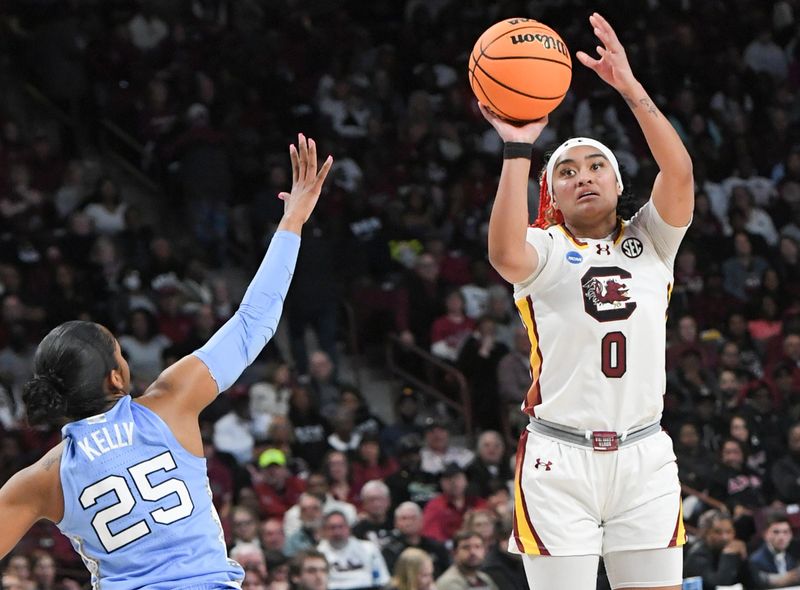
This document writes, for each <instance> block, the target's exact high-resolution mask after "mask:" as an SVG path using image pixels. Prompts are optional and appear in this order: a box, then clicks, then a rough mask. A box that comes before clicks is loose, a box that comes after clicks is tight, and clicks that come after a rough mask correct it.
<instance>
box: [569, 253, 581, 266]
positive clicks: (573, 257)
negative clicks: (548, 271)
mask: <svg viewBox="0 0 800 590" xmlns="http://www.w3.org/2000/svg"><path fill="white" fill-rule="evenodd" d="M567 262H569V263H571V264H580V263H581V262H583V256H581V253H580V252H576V251H575V250H570V251H569V252H567Z"/></svg>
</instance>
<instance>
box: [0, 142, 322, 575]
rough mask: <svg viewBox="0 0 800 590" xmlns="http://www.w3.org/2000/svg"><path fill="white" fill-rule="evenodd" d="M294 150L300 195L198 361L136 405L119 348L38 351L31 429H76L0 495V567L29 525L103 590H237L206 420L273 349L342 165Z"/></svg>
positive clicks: (180, 367) (82, 331) (54, 341)
mask: <svg viewBox="0 0 800 590" xmlns="http://www.w3.org/2000/svg"><path fill="white" fill-rule="evenodd" d="M298 139H299V141H298V146H297V147H295V146H294V145H292V146H290V148H289V152H290V156H291V160H292V173H293V182H292V189H291V193H281V194H280V195H279V196H280V197H281V198H282V199H283V200H284V214H283V218H282V219H281V222H280V224H279V225H278V231H277V232H276V234H275V236H274V237H273V239H272V243H271V244H270V246H269V250H268V251H267V254H266V256H265V258H264V261H263V262H262V264H261V267H260V268H259V270H258V272H257V273H256V275H255V277H254V278H253V281H252V282H251V283H250V286H249V288H248V289H247V292H246V293H245V296H244V298H243V300H242V304H241V305H240V307H239V309H238V310H237V312H236V313H235V314H234V316H233V317H232V318H231V319H230V320H229V321H228V322H227V323H226V324H225V325H224V326H223V327H222V328H220V329H219V331H218V332H217V333H216V334H215V335H214V336H212V338H211V339H210V340H209V341H208V342H207V343H206V344H205V345H204V346H203V347H202V348H201V349H199V350H197V351H196V352H194V353H193V354H191V355H189V356H186V357H184V358H183V359H181V360H180V361H178V362H177V363H175V364H174V365H173V366H171V367H169V368H168V369H166V370H165V371H164V372H163V373H161V375H159V377H158V379H156V381H155V382H154V383H153V384H152V385H151V386H150V387H149V388H148V389H147V391H146V392H145V393H144V395H143V396H142V397H140V398H138V399H136V400H132V399H131V397H130V396H129V395H128V391H129V389H130V372H129V370H128V364H127V363H126V362H125V359H124V358H123V357H122V355H121V353H120V347H119V343H118V342H117V340H116V339H115V338H114V336H113V335H112V334H111V333H110V332H109V331H108V330H106V328H104V327H102V326H100V325H98V324H94V323H91V322H78V321H75V322H67V323H65V324H62V325H60V326H58V327H57V328H55V329H53V330H52V331H51V332H50V333H49V334H48V335H47V336H46V337H45V338H44V339H43V340H42V342H41V343H40V344H39V347H38V349H37V351H36V356H35V359H34V377H33V379H32V380H31V381H29V382H28V383H27V384H26V385H25V390H24V399H25V403H26V406H27V409H28V418H29V421H30V422H31V423H34V424H36V423H41V422H45V421H56V420H59V419H62V418H67V419H70V420H74V422H71V423H69V424H67V425H66V426H64V428H63V435H64V440H63V441H62V442H61V443H60V444H59V445H57V446H56V447H54V448H53V449H51V450H50V451H49V452H48V453H47V454H46V455H45V456H44V457H43V458H42V459H41V460H40V461H38V462H37V463H35V464H33V465H32V466H30V467H28V468H26V469H23V470H22V471H20V472H19V473H17V474H16V475H14V476H13V477H12V478H11V479H10V480H9V481H8V483H6V485H5V486H3V488H2V489H0V522H2V523H3V525H2V528H3V533H2V535H0V558H2V557H3V556H5V555H6V554H7V553H8V552H9V551H10V550H11V549H12V548H13V547H14V546H15V544H16V543H17V542H18V541H19V539H20V538H21V537H22V536H23V535H24V534H25V532H26V531H27V530H28V529H29V528H30V527H31V525H33V523H34V522H36V521H37V520H39V519H41V518H45V519H48V520H51V521H53V522H55V523H57V525H58V527H59V529H60V530H61V531H62V532H63V533H64V534H65V535H66V536H67V537H69V539H70V540H71V541H72V544H73V546H74V547H75V549H76V551H78V553H80V555H81V557H82V558H83V560H84V563H85V564H86V566H87V567H88V569H89V570H90V572H91V573H92V587H93V588H101V587H102V588H113V589H116V590H127V589H135V588H143V587H147V588H149V589H164V590H168V589H169V590H174V589H175V588H192V589H209V590H212V589H218V588H239V587H240V584H241V581H242V578H243V575H244V572H243V570H242V568H241V567H239V564H237V563H236V562H235V561H231V560H229V559H228V558H227V555H226V550H225V542H224V539H223V533H222V527H221V526H220V523H219V519H218V517H217V513H216V511H215V510H214V507H213V505H212V503H211V490H210V488H209V487H208V477H207V475H206V464H205V459H204V458H203V445H202V442H201V439H200V428H199V425H198V415H199V414H200V412H201V411H202V410H203V408H205V407H206V406H207V405H208V404H210V403H211V402H212V401H213V400H214V398H215V397H216V396H217V394H218V393H219V391H223V390H225V389H227V388H228V387H230V386H231V385H232V384H233V382H234V381H235V380H236V379H237V378H238V377H239V375H240V374H241V373H242V371H243V370H244V369H245V367H247V365H249V364H250V363H251V362H252V361H253V360H254V359H255V358H256V356H257V355H258V354H259V352H260V351H261V350H262V348H263V347H264V345H265V344H266V343H267V341H268V340H269V339H270V338H271V337H272V335H273V333H274V331H275V328H276V327H277V324H278V320H279V319H280V315H281V309H282V307H283V300H284V297H285V296H286V292H287V290H288V288H289V283H290V281H291V278H292V272H293V270H294V266H295V262H296V261H297V253H298V250H299V247H300V231H301V228H302V226H303V224H304V223H305V222H306V220H307V219H308V217H309V215H311V212H312V211H313V210H314V206H315V205H316V203H317V200H318V198H319V194H320V190H321V188H322V183H323V181H324V180H325V177H326V176H327V174H328V171H329V170H330V168H331V164H332V162H333V160H332V158H331V157H330V156H329V157H328V159H327V160H326V161H325V163H324V164H323V165H322V167H321V168H320V170H319V172H317V153H316V145H315V143H314V141H313V140H312V139H309V140H306V138H305V137H304V136H303V135H302V134H300V135H299V136H298Z"/></svg>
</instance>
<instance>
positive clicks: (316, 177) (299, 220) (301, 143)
mask: <svg viewBox="0 0 800 590" xmlns="http://www.w3.org/2000/svg"><path fill="white" fill-rule="evenodd" d="M289 156H290V158H291V160H292V190H291V192H288V193H287V192H282V193H279V194H278V197H279V198H281V199H283V203H284V205H283V219H281V223H280V225H279V226H278V229H287V230H290V231H294V232H295V233H300V228H301V227H302V225H303V224H304V223H305V222H306V221H308V218H309V216H310V215H311V212H312V211H313V210H314V207H315V206H316V204H317V201H318V200H319V195H320V192H321V191H322V183H323V182H325V177H326V176H328V172H329V171H330V169H331V166H332V165H333V156H328V157H327V159H326V160H325V162H323V164H322V167H321V168H320V169H319V171H317V144H316V142H314V140H313V139H310V138H306V136H305V135H303V134H302V133H298V134H297V146H295V145H294V144H292V145H290V146H289Z"/></svg>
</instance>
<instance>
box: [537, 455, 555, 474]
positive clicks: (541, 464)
mask: <svg viewBox="0 0 800 590" xmlns="http://www.w3.org/2000/svg"><path fill="white" fill-rule="evenodd" d="M552 464H553V462H552V461H548V462H547V463H545V462H544V461H542V460H541V459H540V458H539V457H536V465H534V467H535V468H536V469H539V467H540V466H541V467H544V470H545V471H550V466H551V465H552Z"/></svg>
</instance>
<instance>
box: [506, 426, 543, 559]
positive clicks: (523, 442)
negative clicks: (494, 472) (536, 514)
mask: <svg viewBox="0 0 800 590" xmlns="http://www.w3.org/2000/svg"><path fill="white" fill-rule="evenodd" d="M527 447H528V431H527V430H523V431H522V434H520V437H519V443H518V444H517V458H518V461H519V464H518V465H517V473H518V476H517V477H518V478H519V479H518V486H517V490H516V491H517V493H518V494H519V496H520V498H519V499H520V503H521V504H522V514H523V515H524V516H525V523H526V524H527V525H528V528H529V529H530V530H531V533H533V539H534V540H535V541H536V546H537V547H538V549H539V555H550V551H548V550H547V547H545V545H544V543H542V539H541V537H539V533H537V532H536V529H535V528H534V527H533V523H532V522H531V516H530V514H529V513H528V503H527V502H526V501H525V492H524V491H523V487H522V469H523V468H524V466H525V451H526V450H527ZM514 540H515V541H516V543H517V548H518V549H519V550H520V551H522V552H523V553H525V552H526V551H525V547H524V544H523V542H522V539H520V537H519V530H518V528H517V519H516V518H515V519H514Z"/></svg>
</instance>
